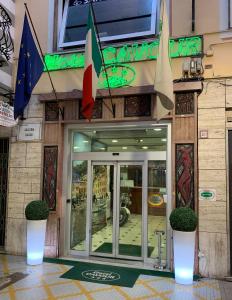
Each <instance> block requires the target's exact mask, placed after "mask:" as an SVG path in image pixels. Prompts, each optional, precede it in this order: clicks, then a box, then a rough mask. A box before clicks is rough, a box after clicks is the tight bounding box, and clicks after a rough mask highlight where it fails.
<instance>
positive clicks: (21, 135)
mask: <svg viewBox="0 0 232 300" xmlns="http://www.w3.org/2000/svg"><path fill="white" fill-rule="evenodd" d="M40 139H41V124H39V123H35V124H23V125H21V126H19V132H18V140H19V141H34V140H40Z"/></svg>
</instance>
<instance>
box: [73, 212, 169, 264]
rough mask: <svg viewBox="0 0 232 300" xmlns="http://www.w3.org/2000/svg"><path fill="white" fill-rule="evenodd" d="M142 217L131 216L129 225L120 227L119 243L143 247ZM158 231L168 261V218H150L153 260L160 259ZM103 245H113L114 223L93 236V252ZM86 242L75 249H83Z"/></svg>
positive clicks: (150, 243)
mask: <svg viewBox="0 0 232 300" xmlns="http://www.w3.org/2000/svg"><path fill="white" fill-rule="evenodd" d="M141 226H142V225H141V215H136V214H131V215H130V217H129V219H128V221H127V223H126V224H124V225H123V226H122V227H120V234H119V235H120V236H119V243H121V244H131V245H138V246H140V245H141ZM157 231H163V232H164V235H163V236H162V240H161V257H162V260H165V259H166V217H163V216H148V246H151V247H153V248H154V250H153V252H152V253H151V257H152V258H157V259H158V237H157V235H156V232H157ZM103 243H112V223H111V221H108V223H107V226H105V227H104V228H102V229H101V230H99V231H97V232H96V233H95V234H93V236H92V251H95V250H96V249H97V248H99V247H100V246H101V245H102V244H103ZM83 245H84V242H80V243H79V245H77V246H76V247H74V250H75V249H76V250H78V249H83Z"/></svg>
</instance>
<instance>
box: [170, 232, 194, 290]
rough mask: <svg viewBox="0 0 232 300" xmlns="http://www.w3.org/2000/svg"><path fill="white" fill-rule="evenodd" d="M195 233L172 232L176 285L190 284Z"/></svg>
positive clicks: (191, 280) (191, 281)
mask: <svg viewBox="0 0 232 300" xmlns="http://www.w3.org/2000/svg"><path fill="white" fill-rule="evenodd" d="M195 235H196V231H192V232H184V231H176V230H174V231H173V246H174V269H175V280H176V283H180V284H192V283H193V268H194V253H195Z"/></svg>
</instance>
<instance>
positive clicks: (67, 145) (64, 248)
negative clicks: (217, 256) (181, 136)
mask: <svg viewBox="0 0 232 300" xmlns="http://www.w3.org/2000/svg"><path fill="white" fill-rule="evenodd" d="M171 125H172V124H171V122H170V121H165V122H163V121H161V122H160V123H159V124H157V123H156V124H154V121H153V122H152V121H143V122H138V121H137V122H133V123H132V122H117V123H99V124H97V123H95V124H71V125H68V124H67V125H65V127H64V157H63V158H64V159H63V184H62V199H61V227H60V243H59V249H60V253H61V254H62V255H67V256H68V255H78V256H84V257H88V255H89V254H88V252H87V251H81V252H80V253H78V254H77V253H76V251H75V252H73V251H72V250H70V248H69V245H70V212H71V205H70V204H69V203H67V201H66V200H67V199H69V198H70V195H71V185H69V183H70V182H71V170H72V165H71V161H72V154H73V153H72V147H71V146H72V137H73V132H74V131H82V130H86V129H92V130H97V129H104V130H112V129H115V128H118V129H128V128H130V127H131V128H132V129H141V128H149V127H150V128H155V126H159V127H160V126H165V127H167V149H166V170H167V176H166V186H167V214H166V215H167V220H166V239H167V240H166V249H167V250H166V252H167V253H166V258H167V260H166V268H167V269H170V268H171V257H172V255H171V253H172V241H171V232H172V231H171V227H170V223H169V221H168V217H169V215H170V213H171V210H172V160H171V159H172V132H171V129H172V126H171ZM144 153H146V155H147V160H148V159H149V160H156V159H154V155H155V154H158V153H159V151H157V152H142V154H144ZM160 153H162V152H160ZM101 154H102V152H101ZM126 154H127V152H123V155H126ZM140 154H141V153H140V152H135V153H134V157H133V160H139V155H140ZM79 155H80V156H79V158H78V159H79V160H81V159H82V158H83V156H82V154H81V153H80V154H79ZM84 155H88V159H91V158H93V160H94V157H95V160H96V157H97V155H98V153H97V152H90V153H84ZM110 155H111V157H110ZM104 156H105V158H109V160H112V153H109V152H104ZM85 157H86V156H85ZM85 159H86V158H85ZM120 159H121V158H120ZM88 172H91V163H90V162H88ZM90 188H91V186H90V181H88V183H87V197H88V196H89V195H88V193H89V191H90ZM87 210H88V211H90V210H89V207H88V203H87ZM89 217H90V216H89V215H87V218H89ZM86 229H87V235H88V234H89V228H88V226H87V228H86ZM144 234H145V236H147V228H144ZM87 238H88V236H87ZM86 246H87V247H88V245H86ZM88 248H89V247H88ZM144 262H145V263H148V264H149V263H151V264H152V265H154V259H151V258H147V259H146V258H145V260H144Z"/></svg>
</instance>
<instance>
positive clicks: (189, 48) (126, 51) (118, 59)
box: [45, 36, 203, 71]
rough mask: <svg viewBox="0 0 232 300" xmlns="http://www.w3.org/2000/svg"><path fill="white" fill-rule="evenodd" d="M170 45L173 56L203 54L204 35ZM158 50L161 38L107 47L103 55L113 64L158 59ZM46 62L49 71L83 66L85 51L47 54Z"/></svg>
mask: <svg viewBox="0 0 232 300" xmlns="http://www.w3.org/2000/svg"><path fill="white" fill-rule="evenodd" d="M169 47H170V56H171V57H172V58H176V57H187V56H196V55H201V54H202V51H203V50H202V37H201V36H192V37H185V38H178V39H170V41H169ZM158 50H159V40H154V41H153V42H144V43H142V44H138V43H134V44H126V45H124V46H122V47H107V48H105V49H104V50H103V55H104V61H105V64H107V65H113V64H124V63H131V62H137V61H144V60H154V59H157V56H158ZM45 62H46V64H47V67H48V70H49V71H57V70H65V69H76V68H83V67H84V53H81V52H77V53H69V54H47V55H46V56H45Z"/></svg>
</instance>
